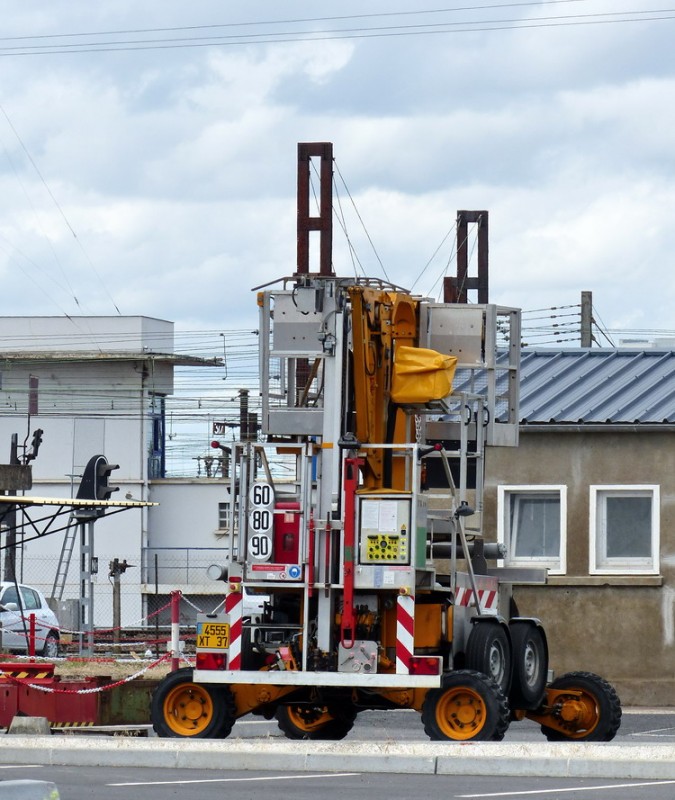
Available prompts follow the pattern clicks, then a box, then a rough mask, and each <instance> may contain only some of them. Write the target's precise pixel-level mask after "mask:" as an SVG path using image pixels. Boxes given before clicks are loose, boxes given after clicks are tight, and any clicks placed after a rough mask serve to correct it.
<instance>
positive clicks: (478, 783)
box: [0, 764, 675, 800]
mask: <svg viewBox="0 0 675 800" xmlns="http://www.w3.org/2000/svg"><path fill="white" fill-rule="evenodd" d="M0 778H3V779H7V780H10V779H11V780H16V779H20V778H26V779H32V780H51V781H54V782H55V783H56V784H57V786H58V787H59V791H60V793H61V800H128V799H129V798H133V799H134V800H136V798H143V800H169V798H182V800H190V799H191V798H196V797H198V798H199V800H222V798H223V797H237V798H241V800H270V798H273V797H292V798H293V800H317V798H320V799H321V800H363V798H365V797H367V798H369V800H411V799H413V800H416V798H419V797H439V798H443V800H455V798H457V800H460V799H461V800H465V799H467V800H468V798H475V799H476V800H478V799H479V798H485V799H486V800H487V798H504V799H505V800H508V798H513V800H517V798H523V799H524V800H528V799H529V800H531V799H532V798H533V797H534V798H542V800H672V798H673V793H674V792H675V781H640V780H633V781H627V780H622V781H611V780H606V779H604V780H600V779H579V778H575V779H564V778H518V777H512V778H509V777H506V778H505V777H503V776H498V775H497V776H494V777H479V776H449V775H400V774H397V775H391V774H359V773H354V772H350V771H349V764H345V770H344V772H342V773H323V774H316V773H306V772H303V773H293V772H284V773H273V772H260V773H256V772H252V771H249V772H240V771H236V772H235V771H229V772H224V771H219V770H217V769H213V770H203V771H196V770H168V771H161V770H157V769H120V768H117V769H113V768H105V767H103V768H102V767H96V768H94V767H77V768H75V767H51V768H48V767H41V766H34V767H21V768H12V767H11V765H5V766H4V767H2V768H1V769H0ZM2 797H3V792H2V782H1V780H0V798H2Z"/></svg>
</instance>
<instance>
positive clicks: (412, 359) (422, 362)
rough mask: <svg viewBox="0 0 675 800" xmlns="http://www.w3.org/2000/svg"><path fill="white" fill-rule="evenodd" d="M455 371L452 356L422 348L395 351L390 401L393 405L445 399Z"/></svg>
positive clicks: (455, 366)
mask: <svg viewBox="0 0 675 800" xmlns="http://www.w3.org/2000/svg"><path fill="white" fill-rule="evenodd" d="M456 368H457V358H456V357H455V356H445V355H443V353H438V352H437V351H436V350H427V349H426V348H424V347H406V346H405V345H401V346H400V347H397V348H396V358H395V360H394V374H393V377H392V383H391V399H392V400H393V401H394V402H395V403H403V404H405V403H429V402H431V401H432V400H441V399H442V398H444V397H447V396H448V395H449V394H450V392H451V390H452V379H453V378H454V376H455V369H456Z"/></svg>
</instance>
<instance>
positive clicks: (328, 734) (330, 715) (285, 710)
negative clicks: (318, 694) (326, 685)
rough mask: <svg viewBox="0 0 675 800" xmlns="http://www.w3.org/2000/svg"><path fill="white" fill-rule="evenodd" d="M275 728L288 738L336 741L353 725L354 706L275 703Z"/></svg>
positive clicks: (347, 704)
mask: <svg viewBox="0 0 675 800" xmlns="http://www.w3.org/2000/svg"><path fill="white" fill-rule="evenodd" d="M275 717H276V720H277V724H278V725H279V730H280V731H281V732H282V733H283V734H284V736H286V738H288V739H314V740H321V739H323V740H326V741H338V740H339V739H344V738H345V736H346V735H347V734H348V733H349V731H351V729H352V728H353V727H354V720H355V719H356V709H355V708H354V706H352V705H350V704H349V703H345V704H343V705H340V706H338V705H324V706H322V705H314V704H312V703H290V704H287V705H283V706H279V708H277V710H276V714H275Z"/></svg>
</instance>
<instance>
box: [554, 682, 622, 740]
mask: <svg viewBox="0 0 675 800" xmlns="http://www.w3.org/2000/svg"><path fill="white" fill-rule="evenodd" d="M550 688H551V689H573V690H575V691H579V692H582V701H583V703H584V704H585V705H586V706H587V708H588V715H587V721H588V722H589V724H588V725H584V724H575V723H574V722H570V723H568V724H567V727H568V732H563V731H560V730H556V729H554V728H549V727H548V726H546V725H542V726H541V732H542V733H543V734H544V736H545V737H546V738H547V739H548V740H549V742H564V741H568V740H570V739H571V740H574V741H576V742H611V741H612V739H613V738H614V737H615V736H616V732H617V731H618V730H619V727H620V726H621V701H620V700H619V696H618V695H617V693H616V691H615V689H614V687H613V686H611V685H610V684H609V683H607V681H606V680H604V678H601V677H600V676H599V675H595V674H593V673H592V672H568V673H567V674H566V675H561V676H560V678H557V679H556V680H555V681H553V683H552V684H551V687H550ZM571 700H572V702H577V700H576V698H571Z"/></svg>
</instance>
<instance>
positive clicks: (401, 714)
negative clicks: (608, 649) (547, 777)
mask: <svg viewBox="0 0 675 800" xmlns="http://www.w3.org/2000/svg"><path fill="white" fill-rule="evenodd" d="M255 737H264V738H277V737H278V738H280V739H283V738H284V735H283V733H281V731H280V730H279V728H278V727H277V723H276V720H269V721H268V720H264V719H261V718H260V717H254V716H250V715H249V716H247V717H243V718H242V719H240V720H238V721H237V722H236V723H235V725H234V728H233V729H232V733H231V734H230V739H237V738H239V739H251V738H255ZM345 741H377V742H387V741H392V742H400V741H406V742H428V741H429V739H428V737H427V735H426V734H425V733H424V728H423V727H422V721H421V719H420V715H419V714H418V713H417V712H416V711H410V710H400V711H363V712H362V713H361V714H359V715H358V717H357V719H356V723H355V724H354V727H353V728H352V730H351V732H350V733H349V735H348V736H347V737H346V738H345ZM504 741H505V742H537V741H546V740H545V739H544V737H543V734H542V733H541V730H540V727H539V725H538V724H536V723H535V722H532V721H531V720H522V721H521V722H513V723H512V724H511V726H510V727H509V729H508V731H507V732H506V736H505V737H504ZM614 741H615V742H626V743H628V742H632V743H642V744H648V743H650V742H662V743H666V744H674V743H675V709H667V710H658V709H640V710H635V711H632V710H628V711H626V710H625V709H624V712H623V716H622V718H621V727H620V728H619V731H618V733H617V735H616V738H615V740H614ZM673 797H675V790H674V791H673Z"/></svg>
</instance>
